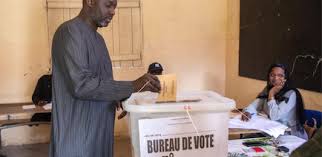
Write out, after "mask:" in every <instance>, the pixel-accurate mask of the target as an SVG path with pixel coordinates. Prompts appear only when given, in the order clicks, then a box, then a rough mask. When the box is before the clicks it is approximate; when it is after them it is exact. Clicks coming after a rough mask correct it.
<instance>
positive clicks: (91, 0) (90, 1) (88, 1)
mask: <svg viewBox="0 0 322 157" xmlns="http://www.w3.org/2000/svg"><path fill="white" fill-rule="evenodd" d="M85 1H86V4H87V6H89V7H93V6H94V5H95V3H96V0H85Z"/></svg>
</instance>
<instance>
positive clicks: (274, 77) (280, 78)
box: [269, 67, 286, 86]
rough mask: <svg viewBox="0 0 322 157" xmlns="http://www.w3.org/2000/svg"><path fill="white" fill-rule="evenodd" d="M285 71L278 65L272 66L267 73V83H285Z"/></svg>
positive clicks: (280, 84) (278, 84) (274, 84)
mask: <svg viewBox="0 0 322 157" xmlns="http://www.w3.org/2000/svg"><path fill="white" fill-rule="evenodd" d="M285 81H286V79H285V71H284V69H282V68H280V67H274V68H273V69H272V71H271V72H270V73H269V84H270V85H271V86H283V85H284V83H285Z"/></svg>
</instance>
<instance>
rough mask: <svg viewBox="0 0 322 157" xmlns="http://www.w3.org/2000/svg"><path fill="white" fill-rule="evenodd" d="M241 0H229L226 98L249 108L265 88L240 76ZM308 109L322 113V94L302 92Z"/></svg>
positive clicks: (257, 81) (259, 82)
mask: <svg viewBox="0 0 322 157" xmlns="http://www.w3.org/2000/svg"><path fill="white" fill-rule="evenodd" d="M239 5H240V1H239V0H228V25H227V30H228V31H227V39H228V40H227V53H226V96H227V97H230V98H233V99H234V100H236V102H237V106H238V107H239V108H242V107H245V106H247V105H248V104H249V103H251V101H253V100H254V99H255V98H256V96H257V94H258V93H259V92H260V91H261V90H262V89H263V88H264V87H265V85H266V84H265V82H264V81H259V80H254V79H249V78H245V77H240V76H239V75H238V64H239V63H238V61H239V60H238V57H239V53H238V51H239V50H238V49H239ZM300 92H301V93H302V96H303V98H304V102H305V105H306V106H305V107H306V108H307V109H315V110H320V111H322V94H321V93H317V92H311V91H306V90H300Z"/></svg>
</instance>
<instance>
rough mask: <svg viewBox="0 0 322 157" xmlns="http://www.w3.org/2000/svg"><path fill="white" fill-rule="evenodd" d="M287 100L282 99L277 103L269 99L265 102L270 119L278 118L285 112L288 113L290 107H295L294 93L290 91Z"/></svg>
mask: <svg viewBox="0 0 322 157" xmlns="http://www.w3.org/2000/svg"><path fill="white" fill-rule="evenodd" d="M287 94H290V96H289V98H288V100H284V101H282V102H280V103H279V104H277V102H276V100H275V99H271V100H269V101H268V102H267V105H268V108H269V117H270V119H271V120H279V119H280V118H281V117H282V116H284V115H285V114H288V113H289V112H290V111H291V110H292V109H294V108H295V107H296V93H295V92H294V91H290V93H287Z"/></svg>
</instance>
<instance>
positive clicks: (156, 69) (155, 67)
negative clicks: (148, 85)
mask: <svg viewBox="0 0 322 157" xmlns="http://www.w3.org/2000/svg"><path fill="white" fill-rule="evenodd" d="M162 71H163V68H162V65H161V64H160V63H158V62H154V63H152V64H150V65H149V69H148V73H162Z"/></svg>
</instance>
